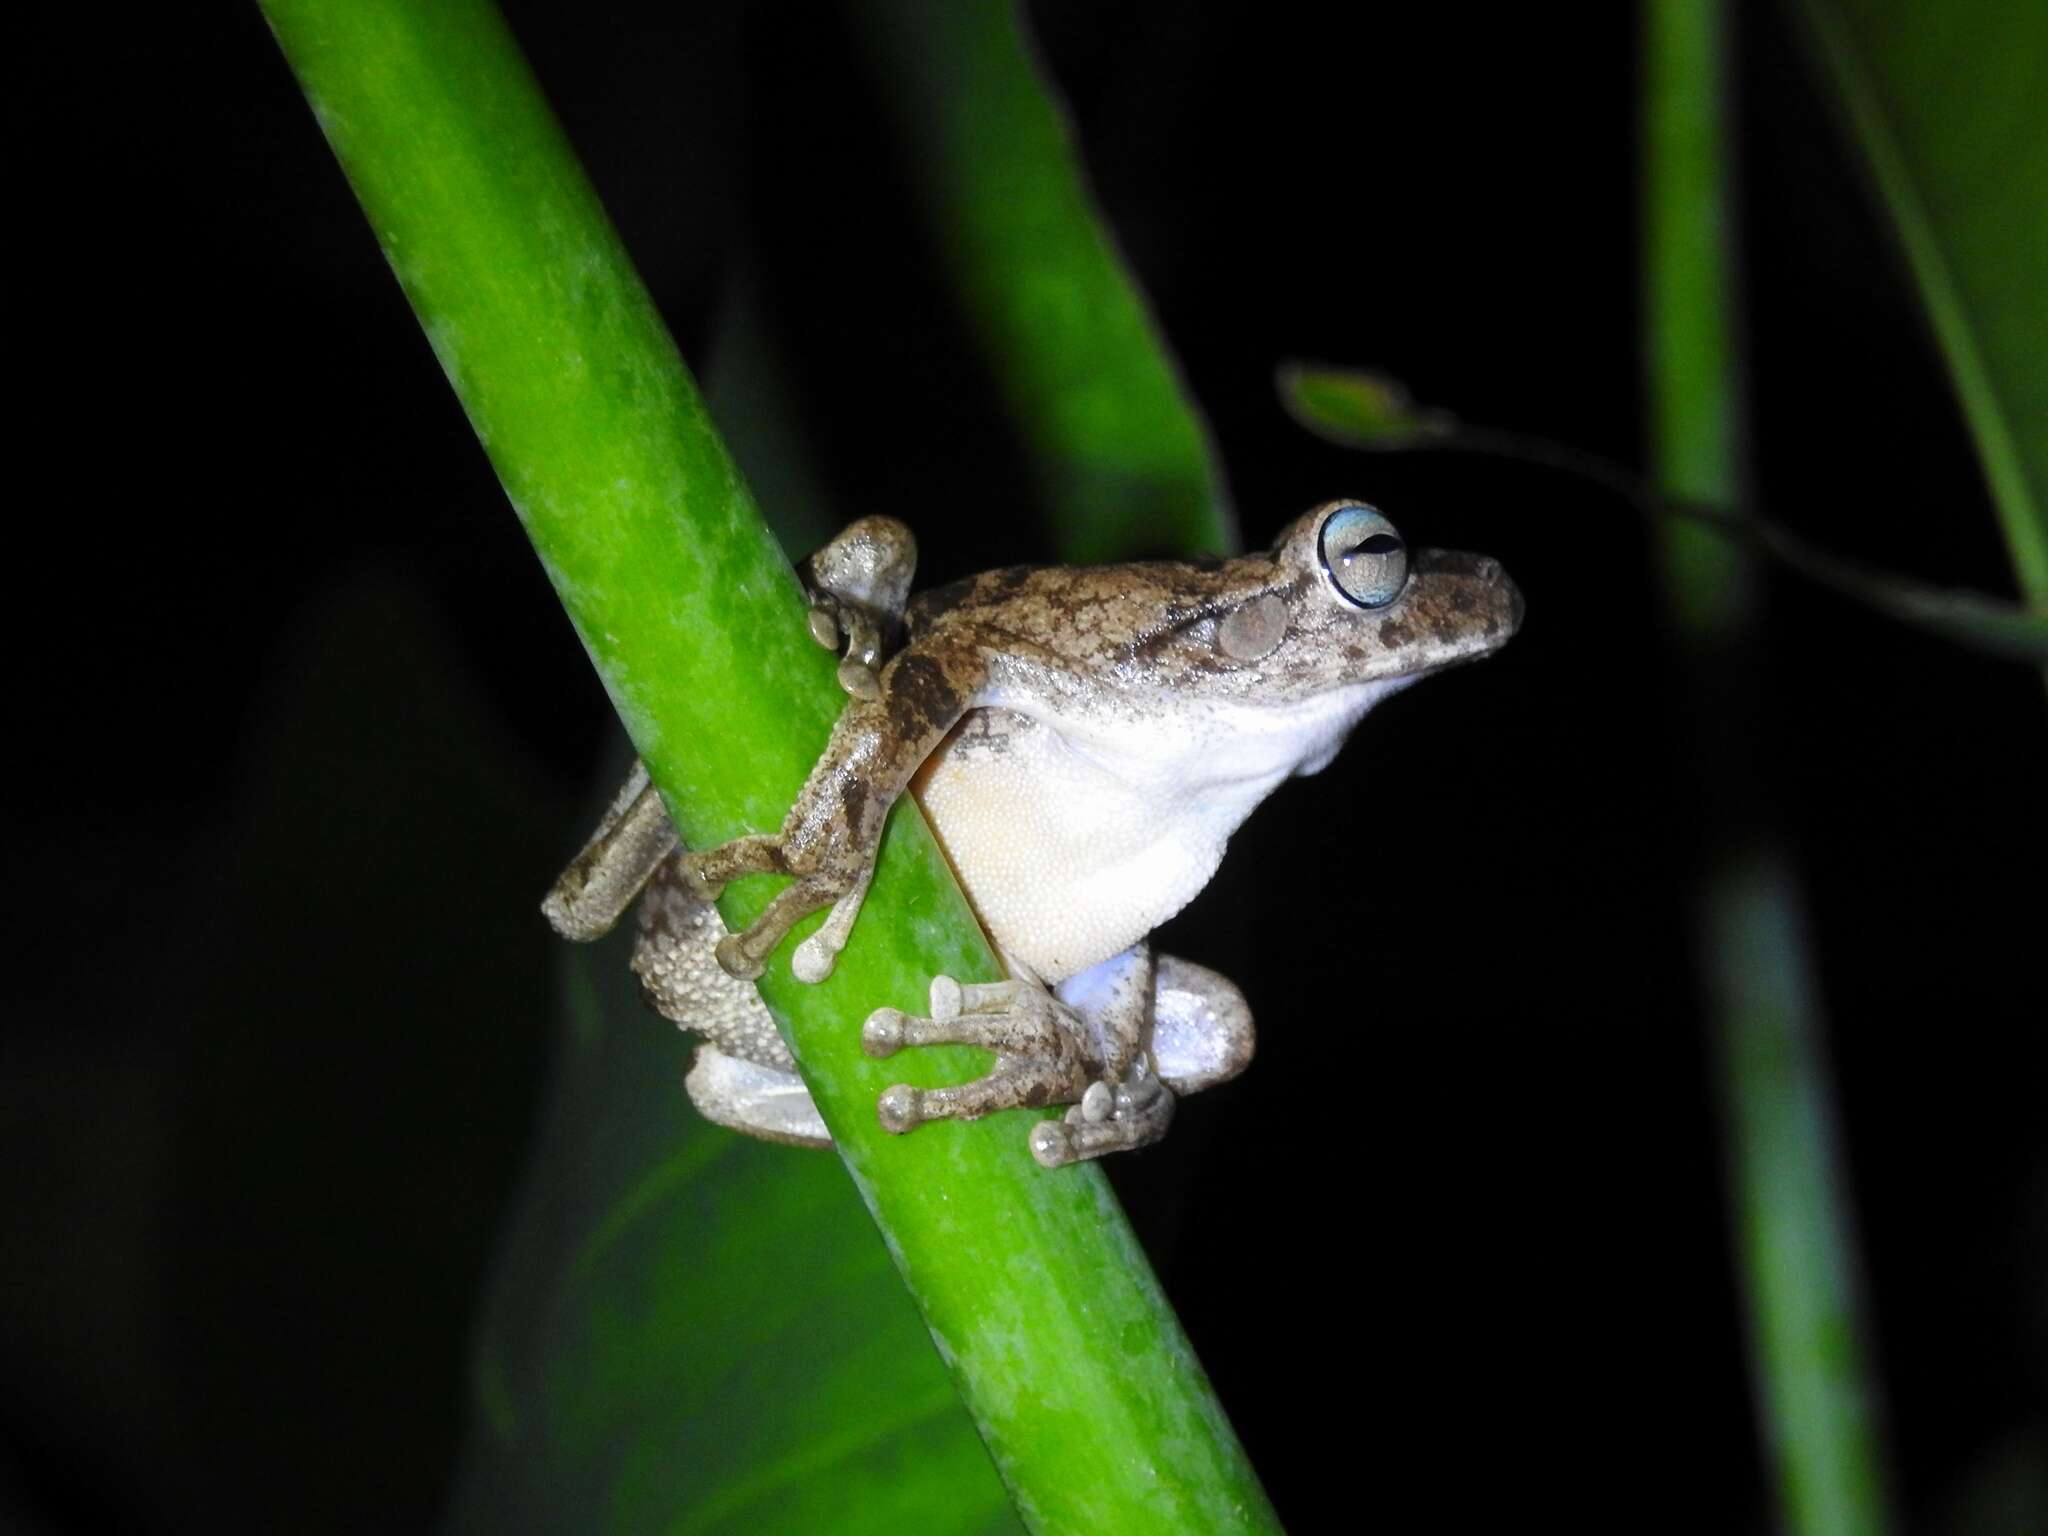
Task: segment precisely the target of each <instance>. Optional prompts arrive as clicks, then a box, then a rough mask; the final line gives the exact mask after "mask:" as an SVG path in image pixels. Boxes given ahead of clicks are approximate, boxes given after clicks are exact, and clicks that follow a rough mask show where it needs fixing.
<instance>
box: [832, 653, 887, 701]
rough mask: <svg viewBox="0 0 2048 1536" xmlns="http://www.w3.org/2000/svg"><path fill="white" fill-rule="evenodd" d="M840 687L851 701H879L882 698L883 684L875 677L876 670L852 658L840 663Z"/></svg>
mask: <svg viewBox="0 0 2048 1536" xmlns="http://www.w3.org/2000/svg"><path fill="white" fill-rule="evenodd" d="M839 687H840V690H841V691H842V692H843V693H845V695H846V696H847V697H848V698H849V699H879V698H880V697H881V696H882V682H881V679H880V678H878V677H876V676H875V669H874V668H873V667H871V666H869V665H868V664H867V663H866V662H864V661H855V660H853V659H852V658H851V657H849V658H848V659H847V660H845V661H842V662H841V663H839Z"/></svg>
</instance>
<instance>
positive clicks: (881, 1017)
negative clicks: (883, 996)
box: [860, 1008, 910, 1061]
mask: <svg viewBox="0 0 2048 1536" xmlns="http://www.w3.org/2000/svg"><path fill="white" fill-rule="evenodd" d="M909 1017H910V1016H909V1015H908V1014H906V1013H904V1012H903V1011H902V1010H901V1009H900V1008H877V1009H876V1010H875V1011H874V1012H873V1013H871V1014H869V1015H868V1018H867V1022H866V1023H865V1024H863V1025H861V1027H860V1048H861V1049H862V1050H864V1051H866V1052H867V1053H868V1054H869V1055H870V1056H872V1057H874V1058H875V1059H876V1060H877V1061H882V1060H885V1059H886V1058H888V1057H890V1056H894V1055H895V1054H896V1053H897V1052H898V1051H900V1050H902V1049H903V1026H904V1024H905V1023H906V1022H907V1021H908V1019H909Z"/></svg>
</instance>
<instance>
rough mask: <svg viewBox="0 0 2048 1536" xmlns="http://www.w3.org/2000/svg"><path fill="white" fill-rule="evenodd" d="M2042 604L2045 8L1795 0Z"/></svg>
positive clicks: (2047, 489)
mask: <svg viewBox="0 0 2048 1536" xmlns="http://www.w3.org/2000/svg"><path fill="white" fill-rule="evenodd" d="M1798 9H1799V11H1800V13H1801V14H1802V15H1803V16H1804V17H1805V19H1806V21H1807V23H1808V35H1809V36H1810V37H1811V38H1812V39H1813V42H1814V44H1815V50H1816V52H1817V54H1818V55H1819V58H1820V61H1821V64H1822V68H1823V72H1824V73H1825V76H1826V78H1827V80H1828V81H1829V82H1830V83H1831V84H1832V85H1833V87H1834V90H1835V93H1836V96H1837V97H1838V99H1839V100H1840V102H1841V105H1842V107H1843V109H1844V111H1845V114H1846V116H1847V118H1848V121H1849V125H1850V129H1851V131H1852V133H1853V134H1854V137H1855V139H1856V142H1857V143H1858V144H1859V145H1860V146H1861V148H1862V150H1863V155H1864V159H1865V161H1866V163H1867V164H1868V165H1869V167H1870V170H1871V173H1872V175H1873V177H1874V179H1875V180H1876V183H1877V188H1878V192H1879V194H1880V196H1881V197H1882V198H1883V201H1884V205H1885V207H1886V209H1887V210H1888V211H1889V212H1890V214H1891V219H1892V228H1893V230H1894V231H1895V233H1896V234H1897V236H1898V239H1899V244H1900V246H1901V247H1902V248H1903V250H1904V251H1905V254H1906V260H1907V262H1908V264H1909V265H1910V266H1911V268H1912V271H1913V278H1914V281H1915V282H1916V283H1917V284H1918V285H1919V289H1920V296H1921V299H1922V300H1923V302H1924V303H1925V305H1926V312H1927V319H1928V323H1929V324H1930V325H1931V326H1932V328H1933V330H1934V334H1935V337H1936V339H1937V340H1938V341H1939V343H1940V346H1941V351H1942V355H1943V357H1944V358H1946V359H1947V362H1948V369H1949V377H1950V380H1951V381H1952V382H1953V384H1954V386H1955V391H1956V396H1957V399H1958V400H1959V401H1960V402H1961V405H1962V410H1963V416H1964V418H1965V420H1966V421H1967V422H1968V423H1969V428H1970V432H1971V435H1972V436H1973V437H1974V438H1975V439H1976V444H1977V456H1978V459H1979V461H1980V462H1981V463H1982V465H1983V468H1984V476H1985V479H1986V481H1987V482H1988V484H1989V486H1990V490H1991V499H1992V502H1993V505H1994V506H1995V507H1996V508H1997V512H1998V517H1999V522H2000V525H2001V527H2002V528H2003V529H2004V532H2005V538H2006V543H2007V545H2008V546H2009V547H2010V549H2011V551H2012V558H2013V565H2014V568H2015V569H2016V570H2017V572H2018V574H2019V581H2020V590H2021V591H2022V592H2024V593H2025V594H2026V596H2027V599H2028V601H2029V602H2030V603H2032V604H2033V605H2034V606H2035V607H2036V608H2041V609H2048V303H2044V302H2043V295H2044V294H2048V5H2042V4H2041V3H2040V0H1944V3H1943V4H1940V5H1928V4H1924V3H1921V0H1799V7H1798Z"/></svg>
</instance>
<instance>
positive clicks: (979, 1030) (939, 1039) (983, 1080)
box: [861, 976, 1173, 1168]
mask: <svg viewBox="0 0 2048 1536" xmlns="http://www.w3.org/2000/svg"><path fill="white" fill-rule="evenodd" d="M931 1010H932V1011H931V1016H930V1017H929V1018H919V1017H917V1016H915V1015H912V1014H906V1013H903V1012H901V1011H899V1010H898V1009H895V1008H878V1009H876V1010H875V1012H874V1013H872V1014H871V1015H869V1017H868V1021H867V1023H866V1025H865V1026H864V1027H863V1028H862V1030H861V1046H862V1048H863V1049H865V1050H866V1051H867V1053H868V1054H869V1055H870V1056H876V1057H888V1056H893V1055H895V1053H896V1052H897V1051H899V1050H902V1049H903V1048H904V1047H905V1046H919V1045H979V1046H983V1047H985V1048H987V1049H989V1050H992V1051H994V1052H995V1053H996V1064H995V1066H994V1068H992V1069H991V1070H990V1071H989V1073H988V1074H987V1075H986V1076H984V1077H980V1078H976V1079H975V1080H974V1081H973V1082H971V1083H962V1084H960V1085H958V1086H957V1087H952V1088H912V1087H910V1086H909V1085H908V1084H904V1083H898V1084H897V1085H896V1086H895V1087H893V1088H890V1089H888V1090H887V1091H885V1092H884V1093H883V1094H882V1096H881V1098H880V1099H878V1100H877V1101H876V1104H875V1112H876V1114H877V1115H878V1116H879V1117H880V1119H881V1122H882V1125H883V1128H884V1129H886V1130H889V1131H892V1132H895V1133H896V1134H898V1135H901V1134H903V1133H904V1132H907V1131H911V1130H915V1129H916V1128H917V1127H918V1126H920V1125H922V1124H924V1123H925V1122H926V1121H928V1120H941V1119H952V1120H977V1119H979V1118H981V1117H982V1116H983V1115H987V1114H993V1113H994V1112H995V1111H997V1110H1001V1109H1031V1108H1038V1107H1042V1106H1044V1105H1047V1104H1062V1103H1072V1104H1074V1105H1075V1107H1074V1109H1073V1110H1072V1111H1071V1112H1070V1113H1069V1115H1068V1117H1067V1121H1066V1122H1065V1123H1058V1122H1047V1123H1046V1124H1043V1125H1041V1126H1039V1127H1037V1128H1036V1130H1034V1132H1033V1133H1032V1137H1031V1150H1032V1152H1033V1154H1034V1155H1035V1156H1036V1157H1037V1158H1038V1160H1039V1161H1040V1162H1041V1163H1044V1164H1045V1165H1046V1166H1047V1167H1049V1168H1054V1167H1058V1166H1059V1165H1060V1164H1062V1163H1069V1162H1073V1161H1075V1160H1076V1159H1077V1158H1083V1157H1095V1156H1099V1155H1100V1154H1101V1153H1104V1152H1109V1151H1113V1150H1115V1149H1117V1148H1120V1147H1134V1146H1139V1145H1142V1144H1143V1143H1145V1142H1148V1141H1155V1140H1157V1139H1158V1138H1159V1137H1160V1136H1161V1135H1163V1134H1165V1131H1166V1126H1167V1122H1168V1120H1169V1119H1170V1118H1171V1117H1172V1114H1173V1095H1172V1093H1171V1092H1170V1091H1168V1090H1167V1089H1166V1088H1165V1086H1164V1085H1163V1084H1161V1083H1160V1082H1159V1081H1158V1078H1157V1077H1156V1076H1155V1075H1153V1074H1151V1073H1150V1071H1149V1070H1148V1069H1147V1068H1146V1067H1145V1066H1144V1064H1143V1061H1142V1058H1141V1059H1140V1061H1139V1062H1138V1063H1137V1064H1136V1065H1135V1066H1134V1068H1133V1070H1132V1071H1131V1072H1130V1073H1129V1074H1128V1075H1127V1080H1126V1081H1125V1082H1123V1083H1118V1084H1113V1083H1108V1082H1105V1081H1103V1080H1102V1079H1101V1077H1100V1075H1099V1074H1100V1072H1101V1063H1100V1062H1099V1061H1098V1060H1097V1059H1096V1052H1095V1050H1094V1045H1093V1035H1092V1032H1091V1031H1090V1030H1089V1028H1088V1026H1087V1024H1086V1023H1085V1021H1084V1020H1083V1019H1082V1018H1081V1016H1080V1014H1079V1013H1078V1012H1076V1011H1075V1010H1074V1009H1073V1008H1072V1007H1070V1006H1069V1005H1068V1004H1066V1003H1063V1002H1061V1001H1060V1000H1059V999H1058V998H1057V997H1054V996H1053V995H1052V994H1051V993H1050V992H1048V991H1046V990H1045V988H1043V987H1041V986H1040V985H1038V983H1037V982H1035V981H999V982H992V983H988V984H985V985H969V986H963V985H962V984H961V983H959V982H957V981H955V980H953V979H952V978H951V977H950V976H940V977H938V978H936V979H935V980H934V981H933V982H932V994H931ZM1077 1100H1078V1101H1079V1102H1078V1103H1076V1102H1075V1101H1077Z"/></svg>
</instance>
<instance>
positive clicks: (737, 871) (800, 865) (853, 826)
mask: <svg viewBox="0 0 2048 1536" xmlns="http://www.w3.org/2000/svg"><path fill="white" fill-rule="evenodd" d="M986 680H987V672H986V663H985V661H984V660H983V658H982V656H981V654H980V653H979V652H978V651H977V650H975V649H974V648H972V647H968V646H963V647H959V648H956V649H953V650H950V651H948V652H947V653H946V654H945V655H943V656H932V655H925V654H922V653H919V652H903V653H900V654H898V655H897V656H895V657H894V658H892V659H891V660H890V661H889V663H888V664H887V665H886V666H884V667H883V669H882V671H881V674H880V676H879V678H878V679H877V689H876V696H875V697H873V698H860V697H849V698H848V700H847V702H846V707H845V708H844V709H843V710H841V711H840V715H839V719H838V720H837V721H836V722H835V723H834V724H833V727H832V736H831V740H830V741H829V742H828V743H827V744H826V747H825V752H824V755H823V756H822V757H820V758H819V759H818V763H817V766H816V767H814V768H813V769H812V770H811V776H810V778H809V779H807V780H806V781H805V783H804V787H803V789H802V790H801V791H799V792H798V794H797V797H796V803H795V804H794V805H792V806H791V807H790V810H789V815H788V816H787V817H786V818H785V819H784V820H783V823H782V830H781V831H780V832H776V833H768V834H754V835H752V836H747V837H740V838H735V839H734V840H733V841H731V842H729V843H724V844H721V845H720V846H719V847H716V848H709V849H706V850H704V851H703V852H701V853H687V854H684V855H683V873H684V876H685V878H686V879H687V880H688V881H689V883H690V886H691V888H692V889H693V890H694V891H696V892H697V893H698V894H699V895H700V896H702V897H703V898H704V899H706V900H707V901H708V900H715V899H716V898H717V896H718V894H719V893H720V892H721V891H722V890H723V889H724V888H725V886H726V884H727V883H728V882H730V881H733V880H737V879H740V878H742V877H743V876H746V875H758V874H784V875H789V876H791V877H792V879H791V883H790V884H789V885H788V886H786V887H784V888H783V889H782V890H781V891H778V892H777V893H776V894H775V896H774V898H773V899H772V900H770V902H769V903H768V905H767V907H766V908H765V909H764V910H763V911H762V912H761V914H760V916H758V917H756V918H755V919H754V920H753V921H752V922H751V923H749V924H748V925H747V926H746V928H745V929H744V930H742V931H741V932H739V933H736V934H732V935H730V936H729V937H728V938H726V939H724V940H722V941H721V942H720V943H719V946H718V963H719V964H720V965H723V966H724V967H725V968H726V969H727V970H728V971H730V972H731V973H732V974H733V975H734V976H738V977H741V978H744V979H748V980H751V979H752V978H754V977H756V976H759V975H760V974H761V971H762V968H763V967H764V965H765V964H766V961H767V957H768V954H769V952H770V951H771V950H773V949H774V948H775V946H776V945H777V944H779V943H781V942H782V938H783V935H784V934H786V933H788V932H789V930H790V929H791V928H792V927H793V926H795V924H796V923H797V922H798V921H799V920H801V919H802V918H803V917H804V916H806V915H807V914H809V913H811V912H815V911H816V910H817V909H818V908H820V907H823V906H836V907H837V910H835V912H834V913H833V916H832V918H831V920H830V921H829V922H828V923H827V925H826V927H825V929H823V930H820V931H821V933H823V934H824V935H825V937H824V940H823V941H822V942H821V943H819V944H817V945H814V946H809V947H807V948H806V951H805V959H804V967H805V971H806V972H808V973H809V974H804V973H802V972H800V973H799V974H800V975H802V979H804V980H806V981H821V980H823V979H824V978H825V977H826V976H828V975H830V974H831V972H832V961H833V959H834V958H835V957H836V955H837V954H838V951H839V949H840V948H841V947H842V946H843V945H844V944H845V942H846V935H847V932H848V931H849V930H850V929H851V928H852V926H853V920H854V918H855V917H856V916H857V915H858V913H859V910H860V900H861V896H862V895H863V893H864V892H865V890H866V887H867V882H868V879H869V877H870V876H871V875H872V874H873V871H874V860H875V850H876V849H877V848H878V847H879V846H880V844H881V840H882V827H883V824H884V823H885V822H886V821H887V820H888V817H889V810H890V808H891V807H892V806H894V805H895V803H896V800H897V797H898V796H900V795H901V794H902V793H903V791H904V790H905V789H906V788H908V787H909V784H910V780H911V776H912V775H913V774H915V773H916V772H917V770H918V768H919V767H920V766H921V765H922V764H923V762H924V760H925V759H926V758H927V757H929V756H930V755H931V753H932V750H933V749H934V748H936V747H937V746H938V745H939V743H940V742H941V741H943V740H945V738H946V733H947V732H948V731H950V730H952V728H953V727H954V725H955V724H957V723H958V722H959V720H960V717H961V716H962V715H964V714H965V713H966V712H967V711H968V710H969V709H971V708H973V707H974V704H975V699H976V694H977V693H978V691H979V690H980V689H981V688H982V687H983V685H984V684H985V682H986Z"/></svg>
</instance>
